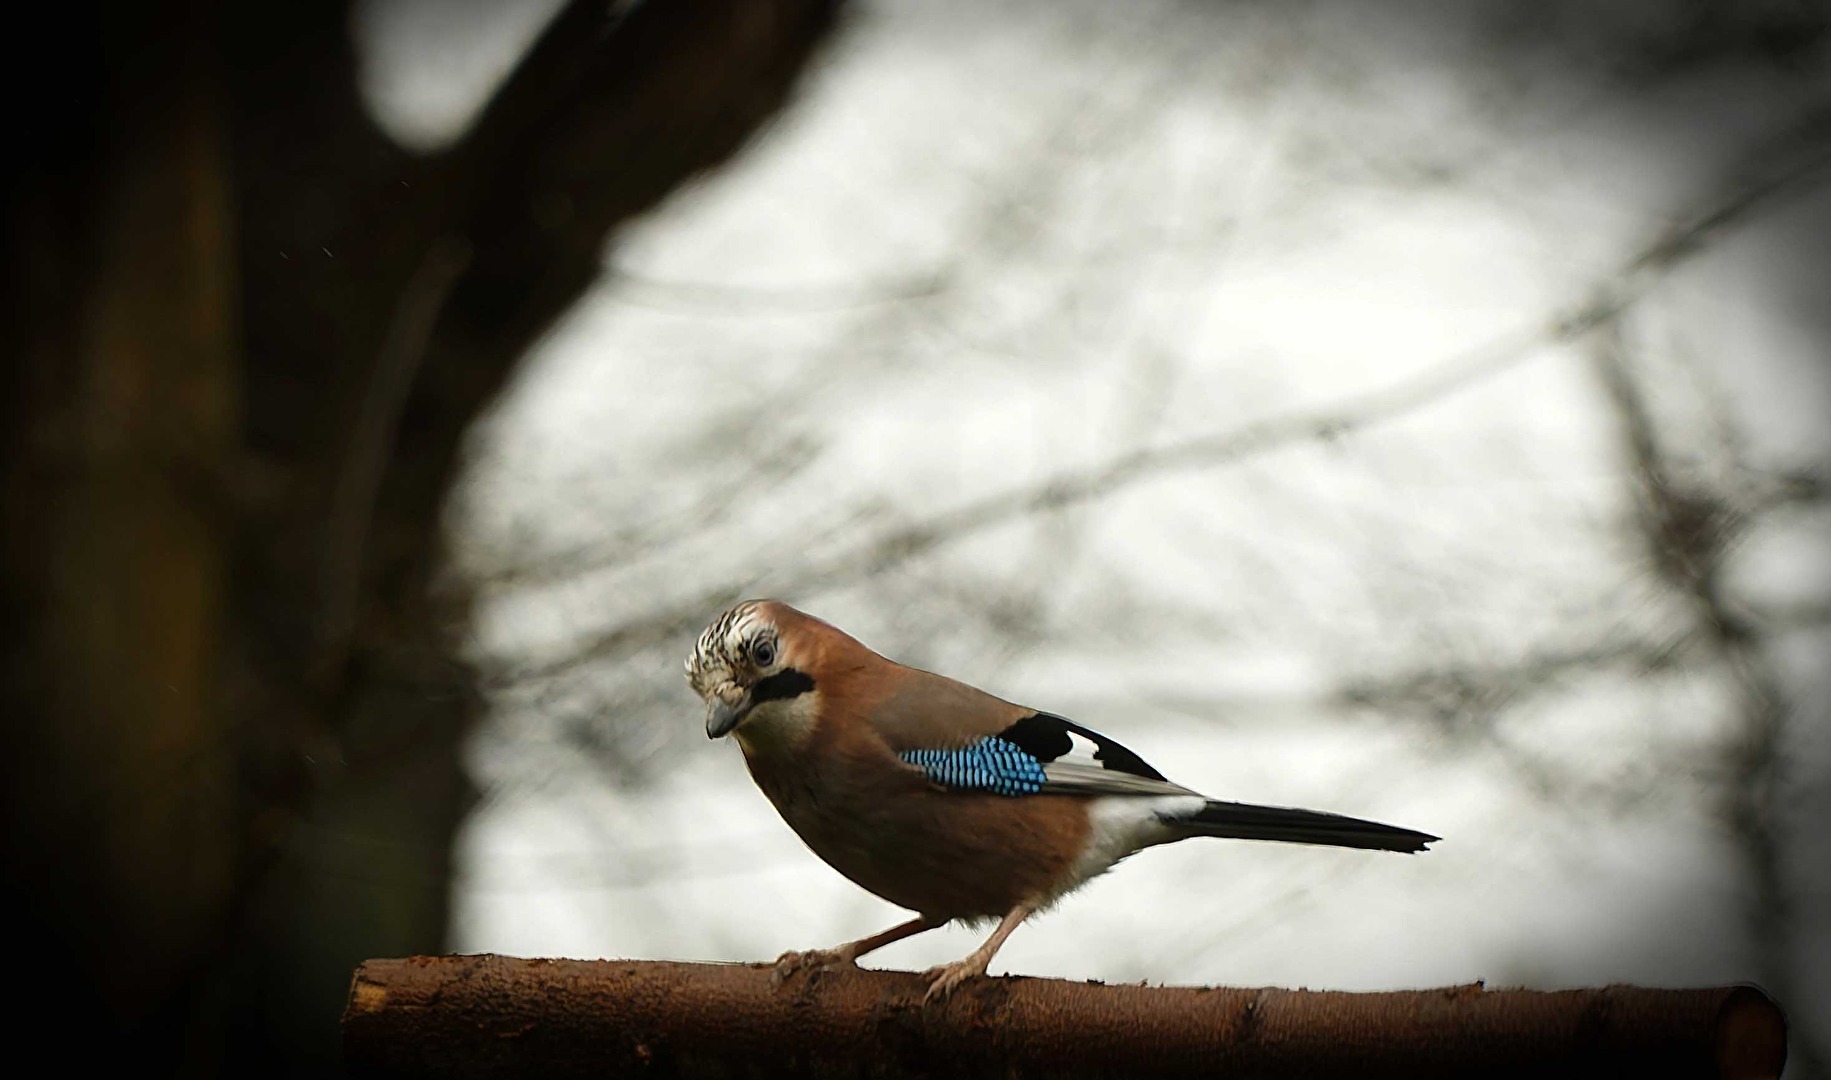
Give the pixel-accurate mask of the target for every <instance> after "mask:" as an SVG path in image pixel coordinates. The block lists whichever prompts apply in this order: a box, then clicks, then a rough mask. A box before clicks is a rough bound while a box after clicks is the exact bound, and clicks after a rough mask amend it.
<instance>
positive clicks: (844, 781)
mask: <svg viewBox="0 0 1831 1080" xmlns="http://www.w3.org/2000/svg"><path fill="white" fill-rule="evenodd" d="M745 760H746V762H747V763H748V764H749V766H750V773H751V776H752V777H754V778H755V779H756V782H757V786H758V787H759V788H761V789H762V790H763V793H764V794H765V795H766V796H768V797H769V800H770V802H772V803H774V804H775V807H776V809H777V810H778V811H780V812H781V814H782V817H783V819H784V820H785V821H787V822H788V824H789V826H790V827H791V828H793V829H794V830H795V832H796V833H797V834H799V835H800V837H801V839H802V840H803V841H804V842H805V843H806V844H807V846H808V847H809V848H811V849H813V851H814V853H815V854H817V855H819V856H820V857H821V858H822V859H825V860H826V861H827V863H828V864H830V865H831V866H832V867H833V868H834V869H835V870H838V871H839V872H840V873H841V874H844V875H845V876H846V877H847V878H849V879H851V880H852V881H853V882H854V883H856V884H857V885H859V886H860V887H862V888H864V889H866V890H869V891H870V892H873V893H875V894H877V895H878V896H881V897H883V898H884V899H886V900H888V901H890V902H891V903H893V904H898V905H901V906H902V907H906V908H909V909H911V910H913V911H917V912H920V913H921V914H923V915H930V916H935V917H940V918H970V917H978V916H1002V915H1004V914H1005V913H1006V912H1008V911H1009V910H1011V908H1012V907H1014V906H1016V905H1017V904H1018V903H1020V902H1026V901H1028V902H1036V901H1040V900H1043V899H1046V898H1048V897H1051V896H1053V895H1054V894H1055V893H1056V892H1057V891H1058V890H1059V888H1060V886H1061V885H1062V884H1063V883H1064V881H1065V880H1066V878H1067V877H1068V875H1069V873H1070V870H1071V868H1072V867H1073V865H1074V862H1075V858H1076V856H1077V855H1078V854H1079V853H1080V851H1081V848H1082V845H1083V844H1084V842H1085V841H1086V838H1087V830H1088V824H1087V815H1086V808H1085V802H1084V800H1081V799H1079V798H1076V797H1073V796H1065V795H1032V796H1024V797H1016V798H1013V797H1008V796H1002V795H985V794H975V793H965V792H949V791H942V790H940V789H939V788H936V787H935V786H934V785H932V784H930V783H929V782H928V780H927V779H926V778H925V777H924V776H923V775H922V774H921V772H920V771H919V770H917V769H916V768H914V767H913V766H910V765H907V764H905V763H904V762H902V761H901V760H899V759H898V758H897V757H896V755H895V754H894V753H892V752H891V750H890V748H889V747H888V746H887V745H886V744H885V743H884V742H883V740H882V739H881V738H879V737H878V736H877V735H876V734H875V733H873V732H871V731H870V730H869V729H868V728H862V727H859V726H854V725H832V724H825V723H823V724H821V725H820V726H819V727H818V728H817V729H816V730H815V732H814V733H813V735H812V736H811V737H810V739H809V742H808V743H806V744H804V745H802V746H800V747H795V748H775V749H760V748H752V747H746V751H745Z"/></svg>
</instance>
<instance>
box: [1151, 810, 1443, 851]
mask: <svg viewBox="0 0 1831 1080" xmlns="http://www.w3.org/2000/svg"><path fill="white" fill-rule="evenodd" d="M1169 824H1171V825H1173V826H1175V827H1176V828H1177V830H1178V831H1179V832H1182V833H1183V834H1184V835H1185V836H1223V837H1230V838H1232V839H1236V840H1281V841H1283V842H1285V843H1287V844H1324V845H1327V846H1329V847H1351V848H1372V849H1374V850H1376V851H1404V852H1413V851H1423V850H1424V849H1425V847H1426V846H1427V845H1428V844H1430V842H1431V841H1433V840H1437V839H1440V837H1435V836H1432V835H1431V834H1429V833H1424V832H1419V831H1418V830H1416V829H1401V828H1399V827H1398V826H1397V825H1382V824H1380V823H1379V822H1377V821H1362V820H1361V819H1360V818H1351V817H1343V816H1342V815H1340V814H1325V813H1322V812H1321V811H1318V810H1291V809H1288V808H1286V807H1282V806H1252V805H1250V804H1248V803H1233V802H1217V801H1215V800H1213V799H1210V800H1209V801H1208V805H1206V806H1204V807H1202V808H1201V809H1200V810H1198V811H1196V812H1195V813H1193V814H1190V815H1188V816H1179V817H1177V818H1175V819H1174V820H1172V821H1170V822H1169Z"/></svg>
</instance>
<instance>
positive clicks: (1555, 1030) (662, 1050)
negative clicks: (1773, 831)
mask: <svg viewBox="0 0 1831 1080" xmlns="http://www.w3.org/2000/svg"><path fill="white" fill-rule="evenodd" d="M927 985H928V984H927V981H926V980H925V979H924V978H923V977H921V976H919V975H914V974H910V973H906V972H889V971H866V970H861V969H857V968H852V969H843V970H835V971H829V972H819V973H815V974H813V975H811V976H810V975H806V974H798V975H795V976H792V977H791V978H790V979H789V980H788V981H787V982H786V983H784V984H782V985H777V984H776V980H775V979H774V977H773V972H772V970H771V969H770V968H769V967H768V966H767V965H737V964H677V963H656V962H639V961H578V960H520V959H514V958H510V957H501V956H453V957H413V958H410V959H405V960H371V961H369V962H367V963H365V964H363V965H362V967H361V968H359V969H358V970H357V972H356V976H355V979H354V981H353V982H352V984H351V987H350V999H349V1005H348V1007H347V1009H346V1010H345V1012H344V1021H343V1031H344V1048H345V1055H346V1058H347V1061H348V1063H349V1066H350V1069H351V1071H352V1072H353V1073H354V1074H355V1075H357V1076H420V1077H435V1076H436V1077H474V1078H480V1080H481V1078H491V1077H500V1076H555V1077H563V1076H579V1077H593V1078H602V1077H605V1076H622V1075H633V1074H638V1073H639V1074H641V1075H643V1076H657V1077H662V1076H750V1077H765V1076H797V1077H820V1076H884V1077H917V1076H996V1077H1022V1076H1046V1077H1107V1076H1123V1077H1152V1076H1165V1077H1189V1076H1206V1075H1217V1076H1228V1077H1276V1076H1304V1077H1331V1076H1343V1077H1350V1076H1351V1077H1383V1076H1394V1077H1412V1078H1415V1077H1437V1076H1471V1075H1480V1076H1556V1077H1560V1078H1568V1077H1585V1076H1621V1075H1648V1076H1672V1077H1682V1076H1733V1077H1776V1076H1779V1075H1780V1069H1781V1066H1782V1065H1783V1064H1784V1063H1785V1058H1786V1025H1785V1021H1784V1020H1783V1019H1782V1017H1781V1014H1780V1010H1779V1009H1778V1008H1776V1007H1775V1005H1774V1003H1773V1002H1772V1001H1770V1000H1768V998H1767V997H1766V995H1764V994H1762V993H1761V992H1760V991H1759V990H1755V989H1753V988H1750V987H1720V988H1713V989H1705V990H1649V989H1645V988H1641V987H1633V986H1611V987H1606V988H1602V989H1594V990H1567V991H1557V992H1542V991H1533V990H1498V991H1491V990H1485V989H1483V988H1482V987H1481V986H1480V985H1475V986H1454V987H1445V988H1441V989H1433V990H1412V991H1401V992H1393V993H1370V994H1350V993H1341V992H1334V991H1308V990H1241V989H1230V988H1191V987H1144V986H1104V985H1099V984H1095V983H1073V982H1063V981H1061V980H1056V979H1028V978H1017V977H1006V978H994V979H988V978H981V979H975V980H973V981H971V982H969V983H968V984H966V985H965V986H963V987H962V988H961V989H960V990H958V991H957V992H956V993H955V995H954V997H953V998H951V999H950V1000H949V1001H947V1002H946V1003H945V1004H942V1005H931V1006H924V1005H923V1004H922V996H923V993H924V992H925V991H926V989H927Z"/></svg>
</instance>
